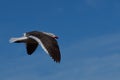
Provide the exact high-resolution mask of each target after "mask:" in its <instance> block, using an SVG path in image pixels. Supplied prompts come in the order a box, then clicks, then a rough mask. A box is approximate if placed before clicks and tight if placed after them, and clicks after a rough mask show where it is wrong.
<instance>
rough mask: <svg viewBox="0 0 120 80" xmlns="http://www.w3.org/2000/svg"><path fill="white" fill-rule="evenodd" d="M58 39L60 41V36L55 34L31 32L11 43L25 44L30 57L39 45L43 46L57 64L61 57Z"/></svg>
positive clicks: (11, 40) (12, 39) (13, 39)
mask: <svg viewBox="0 0 120 80" xmlns="http://www.w3.org/2000/svg"><path fill="white" fill-rule="evenodd" d="M56 39H58V36H56V35H54V34H53V33H48V32H41V31H31V32H26V33H24V35H23V36H22V37H19V38H11V39H10V43H25V45H26V50H27V54H28V55H31V54H32V53H33V52H34V51H35V50H36V48H37V47H38V45H41V47H42V49H43V50H44V51H45V52H46V53H47V54H48V55H50V56H51V57H52V59H53V60H54V61H55V62H57V63H60V60H61V55H60V49H59V46H58V42H57V40H56Z"/></svg>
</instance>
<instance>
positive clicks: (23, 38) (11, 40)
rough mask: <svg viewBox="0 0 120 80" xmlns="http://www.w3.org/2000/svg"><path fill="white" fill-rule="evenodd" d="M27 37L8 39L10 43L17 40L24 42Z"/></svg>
mask: <svg viewBox="0 0 120 80" xmlns="http://www.w3.org/2000/svg"><path fill="white" fill-rule="evenodd" d="M26 39H27V37H20V38H11V39H10V40H9V42H10V43H14V42H16V43H19V42H24V41H25V40H26Z"/></svg>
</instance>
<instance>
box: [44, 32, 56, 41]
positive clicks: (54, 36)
mask: <svg viewBox="0 0 120 80" xmlns="http://www.w3.org/2000/svg"><path fill="white" fill-rule="evenodd" d="M43 33H44V34H47V35H49V36H51V37H53V38H55V39H58V36H56V35H55V34H53V33H47V32H43Z"/></svg>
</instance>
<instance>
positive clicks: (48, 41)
mask: <svg viewBox="0 0 120 80" xmlns="http://www.w3.org/2000/svg"><path fill="white" fill-rule="evenodd" d="M41 42H42V43H43V46H44V47H45V48H46V49H47V51H48V53H49V55H50V56H51V57H52V59H54V61H56V62H60V60H61V55H60V50H59V46H58V43H57V41H56V39H54V38H52V37H50V36H44V37H43V38H41Z"/></svg>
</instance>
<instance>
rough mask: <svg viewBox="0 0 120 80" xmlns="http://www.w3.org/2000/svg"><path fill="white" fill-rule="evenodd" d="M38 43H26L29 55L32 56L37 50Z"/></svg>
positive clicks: (32, 41) (30, 41)
mask: <svg viewBox="0 0 120 80" xmlns="http://www.w3.org/2000/svg"><path fill="white" fill-rule="evenodd" d="M37 46H38V43H37V42H36V41H35V40H32V39H31V40H29V41H27V42H26V49H27V54H28V55H31V54H32V53H33V52H34V51H35V50H36V48H37Z"/></svg>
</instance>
